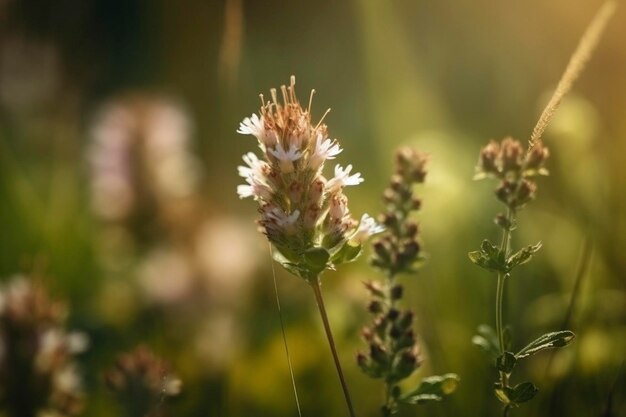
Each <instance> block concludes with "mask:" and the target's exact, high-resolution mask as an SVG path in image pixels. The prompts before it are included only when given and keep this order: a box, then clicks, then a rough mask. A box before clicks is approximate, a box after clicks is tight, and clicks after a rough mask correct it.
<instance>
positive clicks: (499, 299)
mask: <svg viewBox="0 0 626 417" xmlns="http://www.w3.org/2000/svg"><path fill="white" fill-rule="evenodd" d="M506 218H507V222H508V227H507V228H506V229H504V231H503V232H502V242H501V244H500V253H502V254H503V256H504V259H507V258H508V257H509V244H510V241H511V225H512V224H513V222H514V219H515V211H514V210H513V209H511V208H510V207H508V208H507V211H506ZM507 276H508V274H503V273H502V272H498V283H497V287H496V334H497V336H498V344H499V345H500V354H501V355H502V354H504V352H505V350H506V346H504V320H503V318H502V316H503V314H502V310H503V308H502V307H503V303H504V284H505V281H506V278H507ZM507 379H508V378H507V375H506V374H505V373H504V372H500V384H501V385H502V387H503V388H504V387H505V386H506V385H507ZM506 414H508V410H506V409H505V415H506Z"/></svg>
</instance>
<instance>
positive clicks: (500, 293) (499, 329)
mask: <svg viewBox="0 0 626 417" xmlns="http://www.w3.org/2000/svg"><path fill="white" fill-rule="evenodd" d="M504 280H505V276H504V275H502V273H501V272H498V284H497V287H496V334H497V335H498V343H499V346H500V354H502V353H504V350H505V347H504V329H503V327H504V326H503V324H502V302H503V300H504Z"/></svg>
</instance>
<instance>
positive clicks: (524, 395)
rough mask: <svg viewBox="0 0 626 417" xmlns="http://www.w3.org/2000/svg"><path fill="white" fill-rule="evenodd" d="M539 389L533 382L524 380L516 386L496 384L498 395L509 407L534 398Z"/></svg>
mask: <svg viewBox="0 0 626 417" xmlns="http://www.w3.org/2000/svg"><path fill="white" fill-rule="evenodd" d="M537 392H539V389H537V387H536V386H535V385H534V384H533V383H532V382H522V383H521V384H518V385H516V386H515V387H508V386H504V387H503V386H502V385H500V384H496V388H495V393H496V397H498V399H499V400H500V401H501V402H502V403H504V404H505V405H507V406H509V407H518V406H519V405H520V404H522V403H525V402H527V401H530V400H532V399H533V398H534V397H535V395H536V394H537Z"/></svg>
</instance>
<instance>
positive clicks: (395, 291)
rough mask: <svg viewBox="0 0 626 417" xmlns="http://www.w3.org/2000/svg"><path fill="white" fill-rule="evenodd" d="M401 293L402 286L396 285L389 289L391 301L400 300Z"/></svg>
mask: <svg viewBox="0 0 626 417" xmlns="http://www.w3.org/2000/svg"><path fill="white" fill-rule="evenodd" d="M402 292H403V288H402V285H400V284H397V285H394V286H393V288H391V299H392V300H399V299H401V298H402Z"/></svg>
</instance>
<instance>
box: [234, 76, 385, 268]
mask: <svg viewBox="0 0 626 417" xmlns="http://www.w3.org/2000/svg"><path fill="white" fill-rule="evenodd" d="M281 93H282V104H281V103H280V102H279V100H278V97H277V91H276V89H272V90H271V97H272V100H271V101H267V102H265V101H264V99H263V95H261V100H262V105H261V109H260V113H259V115H256V114H253V115H252V116H251V117H247V118H245V119H244V120H243V122H242V123H241V125H240V127H239V130H238V131H237V132H238V133H241V134H246V135H253V136H255V137H256V138H257V140H258V143H259V146H260V148H261V152H262V153H263V158H259V157H257V155H255V154H254V153H252V152H250V153H247V154H246V155H244V156H243V160H244V162H245V165H244V166H240V167H239V175H240V176H241V177H243V178H244V179H245V184H243V185H240V186H238V187H237V193H238V194H239V197H241V198H246V197H253V198H254V199H255V200H257V201H258V202H259V204H260V209H259V212H260V214H261V218H260V220H259V225H260V226H261V228H262V230H263V232H264V233H265V235H266V236H267V238H268V239H269V241H270V242H272V243H273V244H274V246H275V247H276V249H278V251H279V252H280V255H282V257H283V258H284V259H283V262H282V264H283V265H284V266H285V267H287V268H289V269H290V270H291V271H292V272H294V273H296V274H297V275H299V276H301V277H303V278H306V279H310V278H311V277H312V276H317V275H318V274H319V272H321V271H322V270H323V269H325V268H326V267H328V266H332V264H337V263H341V262H345V261H348V260H351V259H353V258H354V257H355V256H356V255H357V254H358V252H359V251H360V247H361V244H362V243H363V241H364V240H365V239H367V238H368V237H369V236H370V235H372V234H373V233H377V232H379V231H381V230H382V227H381V226H379V225H378V224H376V222H375V221H374V220H373V219H371V218H370V217H369V216H368V215H367V214H365V215H363V217H362V218H361V221H360V222H357V221H356V220H355V219H354V218H353V217H352V214H351V213H350V210H349V209H348V198H347V197H346V195H345V194H344V193H343V190H344V187H346V186H351V185H358V184H360V183H361V182H363V178H362V177H361V174H360V173H353V172H352V165H347V166H345V167H343V166H341V165H336V166H335V170H334V176H333V177H332V178H330V179H327V178H325V177H324V175H323V174H322V171H323V168H324V163H325V162H326V161H327V160H329V159H335V157H336V156H337V155H339V154H340V153H341V151H342V149H341V147H340V146H339V144H338V143H337V141H336V140H334V139H330V138H329V137H328V130H327V127H326V125H325V124H324V123H323V122H322V120H320V121H319V122H318V123H317V124H315V125H314V124H313V123H312V120H311V100H309V105H308V107H307V108H306V109H305V108H303V107H302V106H301V105H300V103H299V102H298V99H297V97H296V92H295V78H294V77H293V76H292V77H291V83H290V85H289V87H286V86H284V85H283V86H282V87H281ZM313 93H314V91H312V92H311V98H312V97H313ZM322 119H323V118H322ZM355 248H356V249H355Z"/></svg>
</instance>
